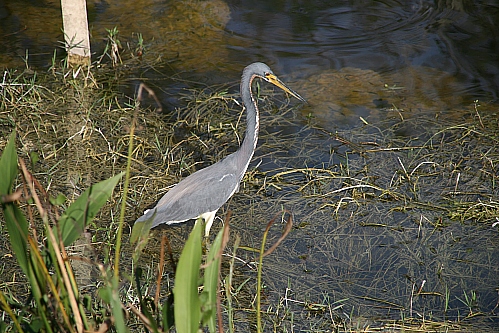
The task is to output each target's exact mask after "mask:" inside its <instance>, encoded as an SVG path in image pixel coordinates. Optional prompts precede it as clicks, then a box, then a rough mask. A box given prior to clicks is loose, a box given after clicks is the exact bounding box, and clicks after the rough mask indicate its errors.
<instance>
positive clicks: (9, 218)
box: [3, 202, 30, 276]
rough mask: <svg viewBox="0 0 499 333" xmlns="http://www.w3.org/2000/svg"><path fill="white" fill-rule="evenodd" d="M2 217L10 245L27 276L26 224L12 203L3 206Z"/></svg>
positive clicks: (24, 218)
mask: <svg viewBox="0 0 499 333" xmlns="http://www.w3.org/2000/svg"><path fill="white" fill-rule="evenodd" d="M3 215H4V217H5V224H6V225H7V230H8V232H9V238H10V245H11V246H12V251H14V254H15V255H16V259H17V262H18V263H19V266H21V269H22V270H23V272H24V274H26V275H28V276H29V273H30V269H29V263H28V261H29V259H28V222H27V221H26V217H24V214H23V212H22V211H21V210H20V209H19V207H17V206H16V205H15V204H14V203H12V202H10V203H8V204H6V205H5V206H4V209H3Z"/></svg>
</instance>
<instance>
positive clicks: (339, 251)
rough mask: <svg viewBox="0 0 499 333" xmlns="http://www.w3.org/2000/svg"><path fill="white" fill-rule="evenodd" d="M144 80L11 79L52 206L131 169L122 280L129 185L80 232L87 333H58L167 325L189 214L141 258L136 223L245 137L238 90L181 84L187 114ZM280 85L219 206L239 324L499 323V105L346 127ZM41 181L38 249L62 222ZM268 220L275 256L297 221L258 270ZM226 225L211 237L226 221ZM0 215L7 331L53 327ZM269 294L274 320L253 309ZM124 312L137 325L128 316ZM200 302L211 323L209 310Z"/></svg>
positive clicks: (0, 127) (10, 94)
mask: <svg viewBox="0 0 499 333" xmlns="http://www.w3.org/2000/svg"><path fill="white" fill-rule="evenodd" d="M160 70H161V69H159V68H158V72H159V71H160ZM134 82H137V80H136V79H135V78H133V74H132V73H131V71H130V70H129V69H127V66H117V67H115V68H108V69H106V68H101V69H92V70H90V71H88V72H84V71H80V72H76V71H73V70H67V69H55V68H54V69H53V70H52V72H49V73H40V72H36V71H32V70H29V69H26V70H6V71H4V73H2V81H1V85H0V150H1V151H4V150H5V148H6V147H7V142H8V139H9V137H10V135H11V133H12V132H13V131H14V129H15V130H16V133H17V135H16V147H17V148H16V151H17V154H18V155H19V158H20V159H22V160H24V161H25V163H26V167H27V169H28V170H29V171H30V173H31V174H32V175H33V176H34V177H35V178H36V180H37V181H38V182H39V183H40V186H39V187H38V188H37V189H36V192H37V193H39V194H40V196H41V197H42V196H45V194H44V193H43V192H46V196H45V197H46V198H51V199H50V201H49V200H48V199H47V201H46V202H45V203H44V204H40V205H42V206H43V205H45V206H44V207H45V208H47V207H49V206H50V207H51V208H50V209H49V210H50V211H51V212H52V213H51V214H53V216H54V220H53V221H56V220H57V217H58V216H60V215H61V214H62V213H63V211H65V210H66V209H68V207H70V206H71V204H72V203H73V202H74V201H75V200H76V199H77V198H79V197H80V196H81V195H82V193H84V191H85V190H86V189H88V188H89V187H90V186H91V185H93V184H96V183H98V182H100V181H103V180H106V179H109V178H110V177H112V176H115V175H117V174H119V173H120V172H122V171H124V170H126V169H127V159H128V158H129V159H130V161H131V163H130V169H129V170H130V174H129V177H128V180H129V188H128V196H127V197H126V202H125V205H126V213H125V222H126V223H125V225H124V226H125V228H124V233H123V235H124V236H123V238H124V239H123V247H122V248H121V253H120V257H121V261H120V266H119V277H120V278H119V280H118V281H114V280H110V278H109V276H112V275H113V269H115V268H113V259H114V256H115V250H116V244H117V243H118V242H119V240H118V237H119V234H118V233H117V230H118V228H119V212H120V209H121V205H122V204H123V198H124V197H123V189H124V187H125V186H124V184H123V182H121V181H120V182H118V183H117V186H116V188H115V191H114V192H112V194H110V195H109V200H108V201H107V203H106V204H105V205H104V206H103V208H102V209H100V210H99V211H98V212H97V213H96V215H95V217H94V218H93V219H92V220H91V221H89V223H88V225H87V227H86V230H85V231H86V232H85V233H83V237H81V238H79V239H78V240H77V241H76V243H73V244H72V247H70V248H67V251H68V256H69V257H70V258H71V259H72V260H71V263H72V265H73V266H72V267H73V268H72V269H73V270H74V271H75V273H76V278H75V279H76V281H77V283H76V284H75V285H77V286H78V290H79V297H77V298H76V301H75V302H77V303H78V304H79V305H80V307H79V309H80V310H78V311H81V312H82V313H84V314H85V315H84V316H83V317H85V318H87V319H86V322H85V323H84V324H81V326H78V324H77V323H74V322H72V319H71V318H66V319H65V318H63V317H59V316H54V317H53V318H52V317H51V318H50V319H47V320H48V321H49V322H51V323H52V324H53V325H54V328H53V331H57V332H58V331H67V330H71V331H77V330H78V327H83V326H84V327H85V329H86V330H97V328H100V329H101V330H106V327H107V328H108V327H111V326H117V328H116V329H117V330H118V331H120V330H128V329H129V330H130V331H134V332H135V331H137V332H139V331H145V327H148V329H150V330H152V331H161V330H163V331H167V330H168V326H169V325H170V324H171V321H169V318H170V317H171V313H169V309H170V307H171V306H172V304H175V303H172V299H171V298H172V297H171V295H172V290H173V286H174V285H175V273H174V272H175V263H176V262H177V260H178V258H179V257H180V253H181V252H182V249H183V247H184V245H185V243H186V239H187V238H188V236H189V233H190V231H191V230H192V228H193V227H192V223H190V224H189V223H188V224H183V225H180V226H178V227H172V228H163V229H161V230H160V231H158V232H156V231H155V232H153V234H152V236H151V238H150V239H149V242H148V243H147V245H145V247H144V248H143V249H142V250H141V251H140V252H141V254H142V257H141V259H140V260H138V261H133V260H132V259H133V258H134V256H136V255H137V253H136V252H135V250H134V247H133V246H131V245H130V244H129V242H128V240H129V235H130V231H131V228H132V224H133V221H135V219H136V218H137V217H138V216H140V215H141V214H142V212H143V210H144V209H146V208H148V207H150V206H151V205H153V204H154V203H155V202H156V201H157V200H158V199H159V197H161V195H162V194H164V193H165V192H166V191H167V190H168V189H169V188H170V187H171V186H172V185H173V184H175V183H177V182H178V181H179V180H180V179H182V178H183V177H185V176H187V175H189V174H191V173H192V172H194V171H196V170H198V169H200V168H202V167H205V166H208V165H210V164H212V163H214V162H216V161H218V160H219V159H221V158H222V157H224V156H226V155H227V154H229V153H230V152H233V151H235V150H236V149H237V147H238V143H239V142H240V141H241V140H242V135H243V133H244V119H245V118H244V117H245V115H244V113H243V111H242V110H241V107H240V105H239V104H238V103H237V98H238V97H237V95H233V94H230V93H228V92H227V90H226V89H204V90H201V89H198V90H185V91H184V92H183V93H182V95H181V96H180V97H179V104H181V105H183V106H182V107H178V108H175V109H174V110H163V111H162V112H158V110H157V109H158V104H157V103H156V102H155V101H154V99H153V98H151V97H149V99H147V98H146V100H145V101H144V102H143V103H142V104H141V105H140V107H138V102H137V100H136V98H135V96H127V95H126V94H125V93H124V92H123V89H122V88H123V86H130V85H132V83H134ZM271 95H272V93H271V92H269V91H265V90H262V91H261V92H260V94H259V96H260V97H259V105H260V109H261V114H262V125H261V127H262V128H261V139H260V144H259V147H258V148H257V151H256V153H255V158H254V163H252V164H251V166H250V168H249V172H248V173H247V175H246V176H245V178H244V180H243V184H241V190H240V192H239V193H238V194H237V195H236V196H235V197H234V198H233V199H232V200H231V201H230V202H229V203H228V205H226V206H224V208H223V209H222V210H221V211H220V212H219V216H221V217H223V216H226V215H225V214H226V213H228V212H230V216H231V217H230V219H229V220H226V221H225V222H226V223H225V224H229V225H230V227H231V234H230V238H229V239H228V240H227V241H228V244H227V247H226V248H225V250H224V252H223V256H222V263H221V271H220V276H221V287H220V288H221V289H220V291H219V292H218V295H219V297H220V303H221V305H220V308H219V310H221V312H222V313H220V311H218V312H219V313H220V314H221V319H220V320H222V322H223V326H224V327H225V329H226V330H229V331H232V330H236V331H241V330H245V331H248V330H251V331H254V330H256V327H257V322H258V323H261V324H262V325H263V328H259V329H262V330H264V331H277V332H293V331H313V332H319V331H335V332H387V331H394V332H400V331H409V332H451V331H455V332H459V331H473V330H475V331H480V330H482V331H484V330H485V331H493V330H494V329H495V327H496V326H499V325H498V323H499V318H498V316H497V304H498V303H497V302H498V299H499V298H498V297H497V290H498V289H497V288H498V287H499V285H498V280H497V276H498V273H499V272H498V270H499V256H498V255H497V251H498V248H499V241H498V227H497V224H496V223H497V222H499V196H498V194H499V191H498V188H497V181H498V180H499V179H498V178H499V176H498V164H499V151H498V148H497V147H498V143H499V127H498V123H497V108H496V107H495V106H494V105H489V106H487V105H483V106H481V105H479V104H478V103H475V104H474V105H471V106H470V107H469V110H463V111H462V112H460V113H457V112H456V113H452V114H451V113H449V114H448V115H441V116H439V118H435V116H434V115H429V114H422V115H421V117H413V118H412V119H405V118H404V117H401V116H399V114H398V113H399V110H395V109H393V108H390V109H386V110H384V111H386V115H387V116H386V118H385V119H381V120H378V121H376V123H369V122H368V121H364V123H363V125H362V126H359V127H357V128H352V129H338V130H337V131H336V132H334V133H332V132H329V131H328V130H326V129H324V128H321V126H320V125H319V124H316V123H314V119H313V117H304V116H301V115H300V114H299V112H297V109H296V108H294V107H291V106H290V105H289V104H288V102H287V101H286V100H285V98H284V97H283V96H282V95H281V96H276V97H269V96H271ZM145 97H146V96H145ZM134 123H135V125H132V124H134ZM130 133H133V139H134V144H133V146H132V150H131V153H129V150H128V149H129V140H130ZM2 172H3V170H2ZM27 183H29V182H27V181H23V180H22V178H21V177H18V178H16V181H15V184H14V188H15V189H19V190H23V191H25V192H24V195H23V198H17V199H16V200H14V201H13V202H18V203H19V206H20V208H21V211H22V212H24V214H25V215H26V216H27V217H28V221H29V222H31V226H30V229H29V230H30V234H34V235H35V237H34V238H33V239H35V240H37V241H38V242H39V244H38V245H39V247H40V248H41V249H45V248H49V247H50V246H49V245H48V243H47V238H50V237H49V233H48V228H49V227H48V225H52V224H50V223H48V222H47V221H45V220H44V215H43V214H41V213H40V210H39V209H36V208H37V207H39V205H37V204H36V202H34V201H33V200H32V199H30V197H32V195H29V194H28V191H27V190H25V187H26V186H27V185H26V184H27ZM42 189H43V190H42ZM17 200H19V201H17ZM5 202H7V201H5ZM5 205H7V203H5ZM290 216H292V218H291V217H290ZM274 218H275V219H274ZM272 219H274V225H273V226H272V227H271V228H270V230H269V233H268V238H267V239H268V241H267V243H268V245H267V248H268V247H269V246H270V245H271V244H272V243H275V242H276V241H277V240H278V239H279V238H280V237H281V236H282V234H283V230H281V229H284V225H285V223H286V221H290V220H292V221H293V228H292V229H291V230H288V231H287V232H289V234H287V237H286V238H285V239H284V240H280V241H282V243H280V245H279V247H278V248H277V249H276V251H275V252H274V253H273V254H272V255H269V256H267V257H265V259H264V261H263V266H262V262H260V261H259V260H258V259H259V253H260V252H259V251H260V247H261V243H262V238H263V237H264V234H265V233H264V229H265V227H266V226H267V222H269V221H270V220H272ZM220 220H221V218H220V219H219V221H218V222H216V223H215V226H214V230H219V229H221V227H220V225H221V224H222V223H220ZM1 222H2V223H0V256H1V257H2V265H1V270H2V279H0V291H1V292H2V295H4V298H5V301H4V302H0V303H1V304H2V305H1V311H0V316H1V317H2V319H3V320H2V321H3V323H2V324H0V331H2V332H3V331H12V330H15V320H13V319H12V318H13V317H12V316H14V317H16V318H21V323H20V325H21V327H24V329H27V328H28V327H29V328H30V329H31V330H36V328H37V327H38V328H39V327H42V325H41V324H39V322H41V321H43V320H41V319H40V313H39V312H37V311H35V310H34V308H36V307H38V310H40V309H39V304H41V303H37V302H35V300H34V297H36V295H34V294H33V286H32V281H31V280H30V279H29V278H27V277H26V274H25V272H24V271H23V270H22V268H21V267H20V266H19V264H18V260H17V259H18V258H17V256H18V255H17V253H14V250H13V249H12V246H11V244H10V243H9V239H10V238H9V231H8V230H7V228H6V227H5V223H3V222H4V221H3V220H2V221H1ZM280 222H282V224H280ZM280 226H281V227H282V228H281V227H280ZM161 235H163V236H164V235H167V239H168V241H167V243H168V245H166V243H165V242H166V241H165V237H160V236H161ZM265 235H266V234H265ZM10 237H12V235H10ZM161 248H163V249H164V248H166V249H167V250H166V254H165V253H163V252H161V251H160V249H161ZM60 251H62V250H60ZM28 252H29V251H28ZM31 252H33V250H31ZM56 252H57V251H55V252H54V251H52V252H50V251H49V252H48V253H52V255H54V256H55V253H56ZM40 253H45V252H43V250H41V252H40ZM56 257H57V256H55V257H54V258H56ZM165 257H166V259H165ZM54 260H55V259H54ZM165 261H166V263H165ZM51 265H54V263H53V262H50V260H47V267H49V268H50V267H52V266H51ZM158 265H159V267H160V270H159V271H160V272H161V273H162V276H161V278H158ZM67 269H68V270H71V268H67ZM137 269H139V270H137ZM196 269H197V268H196ZM258 269H260V270H261V271H260V273H261V274H262V280H258V279H257V276H258V274H257V272H258ZM114 272H115V271H114ZM197 272H198V271H197V270H196V273H195V274H198V273H197ZM59 273H60V272H59V271H57V272H56V273H55V274H59ZM60 274H62V273H60ZM192 274H194V273H192ZM217 276H218V275H217ZM47 281H48V278H47ZM110 281H114V282H113V283H115V284H114V285H112V283H111V282H110ZM138 281H139V282H138ZM45 283H47V284H49V282H45ZM103 285H104V286H108V289H105V288H103ZM137 286H139V288H138V287H137ZM259 287H261V288H262V289H261V296H262V299H261V305H260V307H261V312H260V311H255V309H256V308H257V307H256V304H257V302H256V299H257V297H256V290H258V288H259ZM56 289H57V288H56ZM103 289H105V290H108V291H109V294H106V293H105V292H103V291H102V290H103ZM77 294H78V293H77ZM43 297H44V302H45V303H43V304H44V306H46V311H47V312H51V311H52V312H53V311H55V309H56V308H57V307H56V305H54V304H57V302H56V301H55V300H54V299H55V298H54V297H55V296H54V290H52V289H50V288H48V289H47V290H46V294H44V296H43ZM61 302H62V303H64V300H62V301H61ZM62 303H61V304H62ZM64 304H65V303H64ZM259 304H260V303H259ZM121 306H122V307H123V310H124V312H123V317H122V320H123V323H122V324H124V326H123V327H126V328H120V326H119V325H117V322H118V321H119V320H118V318H117V313H119V312H121V311H116V308H118V309H120V307H121ZM9 309H10V310H11V311H12V313H13V315H12V316H10V315H9V311H10V310H9ZM113 309H114V311H113ZM259 309H260V308H259ZM203 311H204V312H203V313H204V315H205V316H207V317H210V318H212V319H213V318H214V317H213V315H214V313H215V311H214V310H213V309H204V310H203ZM141 313H142V314H141ZM144 313H149V314H151V315H150V316H149V317H148V316H147V315H144ZM206 313H208V315H207V314H206ZM260 313H261V316H262V317H261V318H258V316H259V314H260ZM37 325H40V326H37ZM207 325H208V324H207ZM210 325H213V323H211V324H210ZM68 327H72V328H71V329H69V328H68ZM161 327H162V328H161ZM209 327H210V331H214V330H217V329H216V328H213V327H212V326H209ZM219 327H220V325H219Z"/></svg>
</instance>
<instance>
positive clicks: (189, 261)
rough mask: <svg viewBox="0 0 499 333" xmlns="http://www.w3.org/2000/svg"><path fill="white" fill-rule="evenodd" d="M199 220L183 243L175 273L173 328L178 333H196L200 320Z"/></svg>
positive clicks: (201, 225)
mask: <svg viewBox="0 0 499 333" xmlns="http://www.w3.org/2000/svg"><path fill="white" fill-rule="evenodd" d="M202 231H203V223H200V219H198V221H197V222H196V224H195V225H194V228H193V230H192V232H191V234H190V236H189V238H188V239H187V242H186V243H185V247H184V249H183V251H182V253H181V254H180V259H179V261H178V265H177V271H176V273H175V286H174V287H173V295H174V307H175V314H174V316H175V326H176V328H177V332H178V333H196V332H197V331H198V329H199V321H200V319H201V306H200V301H199V295H198V281H199V269H200V265H201V254H202V253H201V252H202V251H201V238H202V236H201V233H202Z"/></svg>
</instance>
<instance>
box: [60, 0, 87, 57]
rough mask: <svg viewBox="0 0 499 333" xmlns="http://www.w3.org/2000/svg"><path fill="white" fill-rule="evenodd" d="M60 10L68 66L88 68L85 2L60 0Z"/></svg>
mask: <svg viewBox="0 0 499 333" xmlns="http://www.w3.org/2000/svg"><path fill="white" fill-rule="evenodd" d="M61 8H62V24H63V28H64V39H65V45H66V51H67V53H68V64H69V65H72V66H88V65H90V37H89V33H88V20H87V6H86V0H61Z"/></svg>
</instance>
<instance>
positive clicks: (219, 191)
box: [135, 62, 306, 237]
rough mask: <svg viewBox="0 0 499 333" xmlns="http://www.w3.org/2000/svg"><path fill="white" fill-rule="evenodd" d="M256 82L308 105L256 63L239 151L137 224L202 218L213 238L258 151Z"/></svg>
mask: <svg viewBox="0 0 499 333" xmlns="http://www.w3.org/2000/svg"><path fill="white" fill-rule="evenodd" d="M255 78H261V79H263V80H264V81H267V82H269V83H272V84H274V85H275V86H277V87H279V88H281V89H282V90H284V91H285V92H287V93H288V94H290V95H291V96H294V97H295V98H297V99H299V100H300V101H303V102H306V100H305V99H304V98H303V97H301V96H300V95H298V94H297V93H296V92H294V91H293V90H291V89H290V88H288V87H287V86H286V85H285V84H284V83H283V82H282V81H281V80H280V79H279V78H278V77H277V76H276V75H275V74H274V73H273V72H272V70H271V69H270V68H269V66H267V65H266V64H264V63H261V62H255V63H253V64H251V65H248V66H246V67H245V68H244V70H243V75H242V78H241V86H240V89H241V90H240V92H241V98H242V102H243V105H244V108H245V109H246V132H245V136H244V139H243V142H242V144H241V146H240V147H239V149H238V150H237V151H236V152H234V153H232V154H230V155H228V156H226V157H225V158H224V159H222V160H220V161H219V162H217V163H215V164H212V165H210V166H208V167H206V168H204V169H201V170H198V171H196V172H194V173H193V174H191V175H189V176H188V177H186V178H184V179H183V180H181V181H180V182H179V183H178V184H177V185H175V186H174V187H173V188H172V189H171V190H170V191H168V192H167V193H166V194H165V195H164V196H163V197H162V198H161V199H160V200H159V201H158V203H157V204H156V206H155V207H154V208H152V209H149V210H147V211H145V212H144V215H142V216H141V217H139V218H138V219H137V220H136V221H135V223H138V222H145V221H147V220H149V219H153V220H152V224H151V228H154V227H156V226H158V225H160V224H175V223H181V222H186V221H188V220H192V219H198V218H202V219H203V220H204V222H205V237H208V236H209V234H210V229H211V226H212V224H213V220H214V218H215V214H216V213H217V211H218V209H219V208H220V207H221V206H222V205H223V204H225V203H226V202H227V200H229V198H230V197H231V196H232V195H233V194H234V193H235V192H237V191H238V190H239V183H240V182H241V180H242V179H243V176H244V174H245V172H246V170H247V169H248V165H249V163H250V161H251V158H252V157H253V153H254V152H255V149H256V145H257V141H258V129H259V120H260V119H259V111H258V105H257V101H256V99H255V97H254V96H253V93H252V90H251V85H252V83H253V80H254V79H255Z"/></svg>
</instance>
